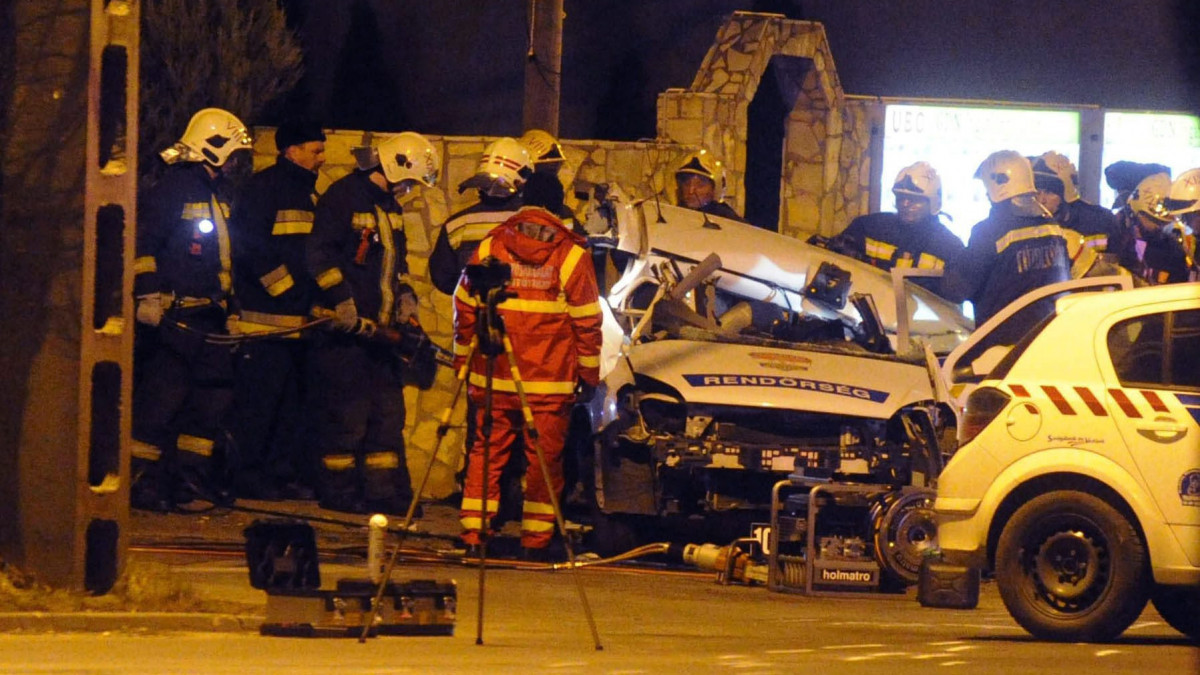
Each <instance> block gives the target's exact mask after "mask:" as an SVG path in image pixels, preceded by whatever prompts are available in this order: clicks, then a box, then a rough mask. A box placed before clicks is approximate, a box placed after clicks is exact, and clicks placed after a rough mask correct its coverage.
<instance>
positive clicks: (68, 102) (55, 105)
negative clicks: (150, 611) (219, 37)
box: [0, 0, 140, 593]
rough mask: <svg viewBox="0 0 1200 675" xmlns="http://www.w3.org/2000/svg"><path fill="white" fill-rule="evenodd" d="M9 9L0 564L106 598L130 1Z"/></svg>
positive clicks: (125, 197) (27, 2)
mask: <svg viewBox="0 0 1200 675" xmlns="http://www.w3.org/2000/svg"><path fill="white" fill-rule="evenodd" d="M6 11H7V14H5V15H4V18H6V19H11V20H12V24H10V28H11V33H6V34H5V35H7V36H11V38H12V39H13V44H12V45H11V49H6V50H5V51H8V52H9V53H11V54H12V55H13V59H12V62H11V63H10V64H6V65H7V66H8V67H10V68H12V71H11V75H12V78H13V79H12V82H14V84H15V86H16V90H17V91H20V92H24V95H22V96H20V97H17V98H15V99H14V100H13V101H12V104H11V107H10V109H9V110H8V111H7V113H8V118H7V120H6V123H7V125H8V129H9V130H11V133H10V134H8V135H7V136H0V139H3V140H5V145H4V147H3V148H0V156H3V158H4V160H5V161H4V162H3V163H2V166H0V170H2V171H3V181H2V184H3V187H4V190H5V198H4V202H3V212H2V213H0V221H2V222H4V223H5V227H4V228H3V232H0V269H3V270H4V276H5V283H4V286H3V289H0V315H3V316H4V317H6V318H7V319H9V321H8V322H6V324H5V346H4V350H3V354H0V366H2V367H0V373H3V377H4V378H5V379H4V386H3V387H2V389H3V393H2V394H0V559H3V560H4V561H5V562H8V563H12V564H15V565H17V566H18V567H19V568H21V569H23V570H24V571H26V572H32V573H33V574H35V575H36V576H37V578H38V579H39V581H42V582H44V583H48V584H50V585H52V586H56V587H69V588H76V589H82V590H88V591H92V592H94V593H106V592H108V591H109V590H110V589H111V587H112V585H113V583H114V582H115V581H116V580H117V578H118V577H119V575H120V573H121V571H122V568H123V566H124V557H125V552H126V548H127V542H128V534H127V532H126V525H127V523H128V517H129V459H128V447H129V426H130V413H129V408H130V405H129V400H130V392H131V380H132V370H133V368H132V354H133V308H132V306H131V305H132V294H133V293H132V290H133V273H132V260H133V241H134V217H135V209H136V207H135V202H134V199H135V192H136V176H137V100H138V99H137V84H138V78H137V73H138V38H139V32H138V30H139V29H138V24H139V22H138V18H139V11H140V5H139V2H138V0H120V1H118V0H110V1H105V0H60V1H58V2H43V1H41V0H18V1H17V2H15V3H13V4H12V5H10V6H9V7H8V8H7V10H6ZM0 33H4V32H3V31H0ZM3 37H4V36H3V35H0V38H3Z"/></svg>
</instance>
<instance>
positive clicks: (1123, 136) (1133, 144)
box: [1100, 112, 1200, 206]
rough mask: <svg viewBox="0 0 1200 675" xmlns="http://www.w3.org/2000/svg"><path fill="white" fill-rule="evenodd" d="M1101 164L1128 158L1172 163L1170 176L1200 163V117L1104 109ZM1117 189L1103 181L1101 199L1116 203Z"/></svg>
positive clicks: (1170, 164) (1167, 164) (1102, 201)
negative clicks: (1106, 110)
mask: <svg viewBox="0 0 1200 675" xmlns="http://www.w3.org/2000/svg"><path fill="white" fill-rule="evenodd" d="M1103 152H1104V156H1103V158H1102V161H1101V164H1100V165H1101V166H1103V167H1107V166H1108V165H1110V164H1112V163H1114V162H1118V161H1121V160H1126V161H1130V162H1153V163H1155V164H1165V165H1166V166H1169V167H1171V177H1172V178H1174V177H1176V176H1178V175H1179V174H1181V173H1183V172H1184V171H1187V170H1188V169H1192V168H1195V167H1198V166H1200V118H1197V117H1194V116H1192V115H1180V114H1173V113H1133V112H1106V113H1104V151H1103ZM1115 196H1116V191H1115V190H1113V189H1112V188H1111V187H1109V186H1108V183H1107V182H1106V181H1101V185H1100V203H1101V204H1102V205H1104V206H1113V199H1114V198H1115Z"/></svg>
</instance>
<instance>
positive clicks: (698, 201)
mask: <svg viewBox="0 0 1200 675" xmlns="http://www.w3.org/2000/svg"><path fill="white" fill-rule="evenodd" d="M675 198H676V202H677V203H678V204H679V205H680V206H683V207H687V208H689V209H693V210H695V211H700V212H702V213H707V214H709V215H713V216H720V217H721V218H730V219H732V220H737V221H742V222H745V221H743V220H742V217H741V216H739V215H738V214H737V211H734V210H733V207H732V206H730V205H728V204H726V203H725V202H724V201H722V200H724V199H725V166H724V165H723V164H721V161H720V160H719V159H717V158H716V157H714V156H713V154H712V153H711V152H709V151H708V150H698V151H696V152H693V153H692V154H690V155H688V156H687V157H685V158H684V159H683V161H682V162H680V163H679V167H678V168H676V169H675Z"/></svg>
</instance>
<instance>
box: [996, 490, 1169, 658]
mask: <svg viewBox="0 0 1200 675" xmlns="http://www.w3.org/2000/svg"><path fill="white" fill-rule="evenodd" d="M996 582H997V586H999V589H1000V597H1001V598H1002V599H1003V600H1004V606H1005V607H1007V608H1008V611H1009V613H1010V614H1012V616H1013V618H1014V619H1016V620H1017V623H1019V624H1021V627H1022V628H1024V629H1025V630H1027V631H1029V633H1030V634H1032V635H1033V636H1034V637H1037V638H1039V639H1045V640H1060V641H1073V642H1077V641H1083V642H1103V641H1107V640H1111V639H1112V638H1115V637H1116V636H1118V635H1120V634H1121V633H1122V632H1123V631H1124V630H1125V629H1126V628H1128V627H1129V625H1130V624H1131V623H1133V621H1134V620H1135V619H1136V618H1137V617H1138V615H1139V614H1141V612H1142V609H1143V608H1145V606H1146V599H1147V596H1148V594H1149V574H1148V570H1147V556H1146V548H1145V545H1144V544H1143V543H1142V541H1141V539H1140V538H1139V537H1138V534H1137V531H1136V530H1135V529H1134V528H1133V525H1131V524H1130V522H1129V520H1128V519H1126V518H1125V516H1123V515H1122V514H1121V513H1120V512H1119V511H1117V510H1116V509H1115V508H1113V507H1112V505H1110V504H1109V503H1108V502H1106V501H1104V500H1103V499H1100V498H1099V497H1096V496H1094V495H1091V494H1087V493H1084V492H1075V491H1068V490H1062V491H1056V492H1049V493H1046V494H1043V495H1039V496H1038V497H1035V498H1033V499H1031V500H1029V501H1028V502H1027V503H1026V504H1024V505H1023V506H1021V507H1020V508H1019V509H1017V511H1016V513H1014V514H1013V516H1012V518H1011V519H1010V520H1009V522H1008V524H1007V525H1005V527H1004V531H1003V532H1002V533H1001V534H1000V541H999V543H998V545H997V547H996Z"/></svg>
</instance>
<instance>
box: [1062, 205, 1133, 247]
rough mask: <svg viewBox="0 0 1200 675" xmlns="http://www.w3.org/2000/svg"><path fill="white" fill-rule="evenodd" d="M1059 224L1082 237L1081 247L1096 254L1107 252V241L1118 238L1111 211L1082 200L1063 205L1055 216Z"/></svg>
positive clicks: (1115, 223) (1117, 230) (1115, 219)
mask: <svg viewBox="0 0 1200 675" xmlns="http://www.w3.org/2000/svg"><path fill="white" fill-rule="evenodd" d="M1056 216H1057V217H1058V220H1059V222H1060V223H1061V224H1062V225H1063V226H1064V227H1067V228H1068V229H1071V230H1074V231H1075V232H1078V233H1079V234H1080V235H1081V236H1082V237H1083V245H1084V246H1086V247H1087V248H1090V249H1092V250H1093V251H1095V252H1096V253H1104V252H1106V251H1108V250H1109V241H1110V240H1112V241H1114V242H1115V240H1116V239H1117V238H1118V236H1117V235H1118V232H1119V228H1118V225H1117V217H1116V215H1115V214H1113V212H1112V211H1109V210H1108V209H1106V208H1104V207H1103V206H1097V205H1095V204H1089V203H1087V202H1085V201H1083V200H1082V199H1077V200H1075V201H1073V202H1070V203H1068V204H1065V205H1064V207H1062V208H1059V210H1058V213H1057V214H1056Z"/></svg>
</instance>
